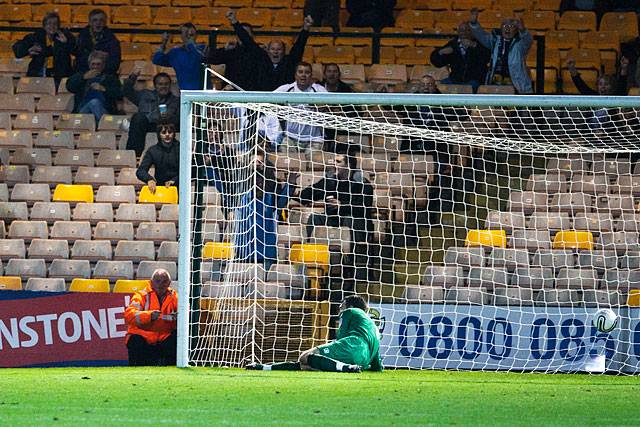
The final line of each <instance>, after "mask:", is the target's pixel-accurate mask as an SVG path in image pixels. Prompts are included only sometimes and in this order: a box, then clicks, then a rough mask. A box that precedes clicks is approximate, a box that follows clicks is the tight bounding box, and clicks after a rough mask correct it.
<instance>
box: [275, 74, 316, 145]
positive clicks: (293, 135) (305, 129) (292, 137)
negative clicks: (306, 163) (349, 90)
mask: <svg viewBox="0 0 640 427" xmlns="http://www.w3.org/2000/svg"><path fill="white" fill-rule="evenodd" d="M274 92H327V90H326V89H325V88H324V86H322V85H319V84H317V83H314V82H313V77H312V70H311V64H309V63H307V62H300V63H298V65H297V66H296V74H295V82H293V83H289V84H286V85H282V86H280V87H279V88H277V89H276V90H274ZM296 107H297V108H300V109H306V110H309V109H312V108H311V107H309V106H308V105H297V106H296ZM284 134H285V137H284V139H283V140H282V144H281V145H280V147H279V148H280V151H286V150H287V149H289V150H292V151H308V150H309V149H310V148H312V147H313V148H319V149H322V144H323V143H324V130H323V129H322V127H320V126H312V125H308V124H304V123H297V122H293V121H288V122H287V123H286V125H285V131H284Z"/></svg>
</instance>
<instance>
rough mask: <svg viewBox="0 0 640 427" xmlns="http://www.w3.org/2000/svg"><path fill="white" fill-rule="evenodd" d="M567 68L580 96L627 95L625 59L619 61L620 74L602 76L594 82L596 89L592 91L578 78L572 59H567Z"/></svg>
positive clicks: (627, 61)
mask: <svg viewBox="0 0 640 427" xmlns="http://www.w3.org/2000/svg"><path fill="white" fill-rule="evenodd" d="M567 68H568V69H569V74H570V75H571V80H573V84H574V85H576V88H577V89H578V91H579V92H580V95H620V96H624V95H626V94H627V72H628V70H629V60H628V59H627V58H626V57H624V56H623V57H622V58H621V59H620V73H619V74H618V76H617V77H616V76H614V75H611V74H604V75H601V76H599V77H598V79H597V80H596V86H597V88H596V89H592V88H590V87H589V86H587V84H586V83H585V81H584V80H583V79H582V76H580V73H579V72H578V70H577V69H576V61H575V59H573V58H569V59H567Z"/></svg>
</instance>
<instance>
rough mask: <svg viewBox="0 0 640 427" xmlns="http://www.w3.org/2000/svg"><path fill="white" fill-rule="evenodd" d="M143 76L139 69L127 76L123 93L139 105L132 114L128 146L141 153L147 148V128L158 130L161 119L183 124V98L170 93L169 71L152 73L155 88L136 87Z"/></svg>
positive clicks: (149, 130) (137, 153)
mask: <svg viewBox="0 0 640 427" xmlns="http://www.w3.org/2000/svg"><path fill="white" fill-rule="evenodd" d="M139 76H140V70H136V71H134V72H133V73H131V75H129V78H128V79H127V80H125V82H124V86H123V89H122V91H123V94H124V96H125V97H126V98H127V99H128V100H129V101H131V102H132V103H134V104H135V105H137V106H138V112H137V113H135V114H134V115H133V116H131V122H130V124H129V139H128V140H127V150H135V151H136V155H137V156H140V155H141V154H142V151H143V150H144V144H145V137H146V135H147V132H156V126H157V124H158V123H160V122H161V121H162V122H169V123H173V124H174V125H175V127H176V128H178V126H179V124H180V99H179V98H178V97H177V96H175V95H174V94H173V93H171V77H170V76H169V75H168V74H167V73H158V74H156V75H155V76H154V77H153V87H154V90H149V89H143V90H135V84H136V81H137V80H138V77H139Z"/></svg>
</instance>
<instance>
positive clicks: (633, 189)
mask: <svg viewBox="0 0 640 427" xmlns="http://www.w3.org/2000/svg"><path fill="white" fill-rule="evenodd" d="M617 189H618V192H620V193H621V194H632V195H633V196H640V176H638V175H621V176H620V177H618V182H617Z"/></svg>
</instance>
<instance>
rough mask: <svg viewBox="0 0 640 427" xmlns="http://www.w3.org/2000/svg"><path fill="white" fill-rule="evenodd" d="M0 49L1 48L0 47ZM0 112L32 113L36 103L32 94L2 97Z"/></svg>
mask: <svg viewBox="0 0 640 427" xmlns="http://www.w3.org/2000/svg"><path fill="white" fill-rule="evenodd" d="M0 48H1V47H0ZM0 111H11V112H19V111H24V112H27V113H34V112H35V111H36V103H35V100H34V97H33V94H30V93H20V94H15V95H13V96H6V95H5V96H3V102H2V105H0Z"/></svg>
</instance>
